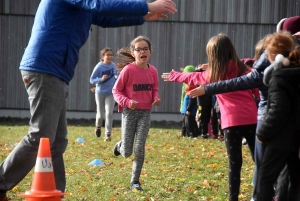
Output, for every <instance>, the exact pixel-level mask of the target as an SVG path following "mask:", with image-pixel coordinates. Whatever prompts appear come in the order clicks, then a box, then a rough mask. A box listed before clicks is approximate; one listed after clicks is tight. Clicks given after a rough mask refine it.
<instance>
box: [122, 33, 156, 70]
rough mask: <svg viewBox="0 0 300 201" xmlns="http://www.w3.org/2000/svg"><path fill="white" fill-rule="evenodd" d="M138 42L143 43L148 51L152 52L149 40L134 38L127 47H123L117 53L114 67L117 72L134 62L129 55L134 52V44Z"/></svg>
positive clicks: (139, 37)
mask: <svg viewBox="0 0 300 201" xmlns="http://www.w3.org/2000/svg"><path fill="white" fill-rule="evenodd" d="M140 41H145V42H146V43H147V44H148V46H149V50H150V51H152V49H151V42H150V39H149V38H147V37H146V36H138V37H136V38H135V39H133V40H132V41H131V42H130V46H129V47H123V48H121V49H120V50H119V51H118V52H117V55H116V67H117V69H118V70H119V71H121V70H122V69H123V68H124V67H125V66H126V65H128V64H130V63H132V62H134V61H135V58H134V57H133V56H132V55H131V53H132V52H133V51H134V47H135V44H136V43H137V42H140Z"/></svg>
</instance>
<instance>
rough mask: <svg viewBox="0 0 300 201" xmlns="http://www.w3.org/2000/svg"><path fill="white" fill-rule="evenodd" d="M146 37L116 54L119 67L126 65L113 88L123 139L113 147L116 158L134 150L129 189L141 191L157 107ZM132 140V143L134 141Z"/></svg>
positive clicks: (140, 37)
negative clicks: (151, 123) (143, 168)
mask: <svg viewBox="0 0 300 201" xmlns="http://www.w3.org/2000/svg"><path fill="white" fill-rule="evenodd" d="M151 53H152V51H151V43H150V40H149V38H147V37H145V36H138V37H137V38H135V39H134V40H133V41H131V43H130V48H122V49H121V50H119V51H118V55H119V57H118V58H117V66H118V68H122V66H121V65H126V64H128V65H126V66H125V67H124V68H123V69H122V71H121V73H120V76H119V78H118V79H117V81H116V83H115V85H114V87H113V90H112V92H113V95H114V98H115V100H116V102H117V103H118V111H119V112H122V140H121V141H119V142H118V143H117V144H116V145H115V148H114V154H115V155H116V156H119V155H122V156H123V157H125V158H127V157H130V156H131V155H132V151H134V160H133V166H132V177H131V181H130V188H131V189H132V190H133V191H142V190H143V189H142V187H141V184H140V181H139V179H140V175H141V171H142V167H143V164H144V158H145V144H146V139H147V135H148V132H149V128H150V121H151V118H150V114H151V109H152V104H153V105H155V106H159V104H160V97H159V95H158V73H157V70H156V68H155V67H154V66H152V65H151V64H149V63H148V61H149V59H150V56H151ZM134 140H135V141H134Z"/></svg>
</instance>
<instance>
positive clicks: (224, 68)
mask: <svg viewBox="0 0 300 201" xmlns="http://www.w3.org/2000/svg"><path fill="white" fill-rule="evenodd" d="M206 54H207V56H208V68H207V72H208V80H209V82H217V81H220V80H224V79H225V80H226V79H229V78H228V77H227V74H228V67H229V62H230V61H232V62H233V63H234V64H235V65H236V67H237V68H239V70H237V71H236V75H235V77H238V76H240V75H242V74H244V73H245V72H246V71H247V70H248V67H247V66H246V65H245V64H244V63H243V62H242V61H241V60H240V59H239V58H238V56H237V54H236V51H235V48H234V46H233V44H232V43H231V41H230V39H229V38H228V36H227V35H225V34H223V33H220V34H218V35H216V36H214V37H212V38H211V39H210V40H209V41H208V43H207V45H206Z"/></svg>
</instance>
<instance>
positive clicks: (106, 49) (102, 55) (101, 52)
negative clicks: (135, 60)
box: [100, 47, 114, 61]
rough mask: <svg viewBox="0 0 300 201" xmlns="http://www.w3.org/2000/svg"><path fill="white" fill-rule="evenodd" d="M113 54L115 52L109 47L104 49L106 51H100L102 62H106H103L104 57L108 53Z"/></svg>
mask: <svg viewBox="0 0 300 201" xmlns="http://www.w3.org/2000/svg"><path fill="white" fill-rule="evenodd" d="M109 51H110V52H112V53H113V54H114V52H113V51H112V49H111V48H109V47H106V48H104V49H102V50H101V51H100V61H104V60H103V57H104V55H105V54H106V52H109Z"/></svg>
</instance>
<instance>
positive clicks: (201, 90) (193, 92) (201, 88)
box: [187, 84, 205, 97]
mask: <svg viewBox="0 0 300 201" xmlns="http://www.w3.org/2000/svg"><path fill="white" fill-rule="evenodd" d="M187 94H188V95H189V96H192V97H197V96H202V95H204V94H205V91H204V86H203V85H201V84H200V86H199V87H197V88H195V89H193V90H191V91H189V92H188V93H187Z"/></svg>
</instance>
